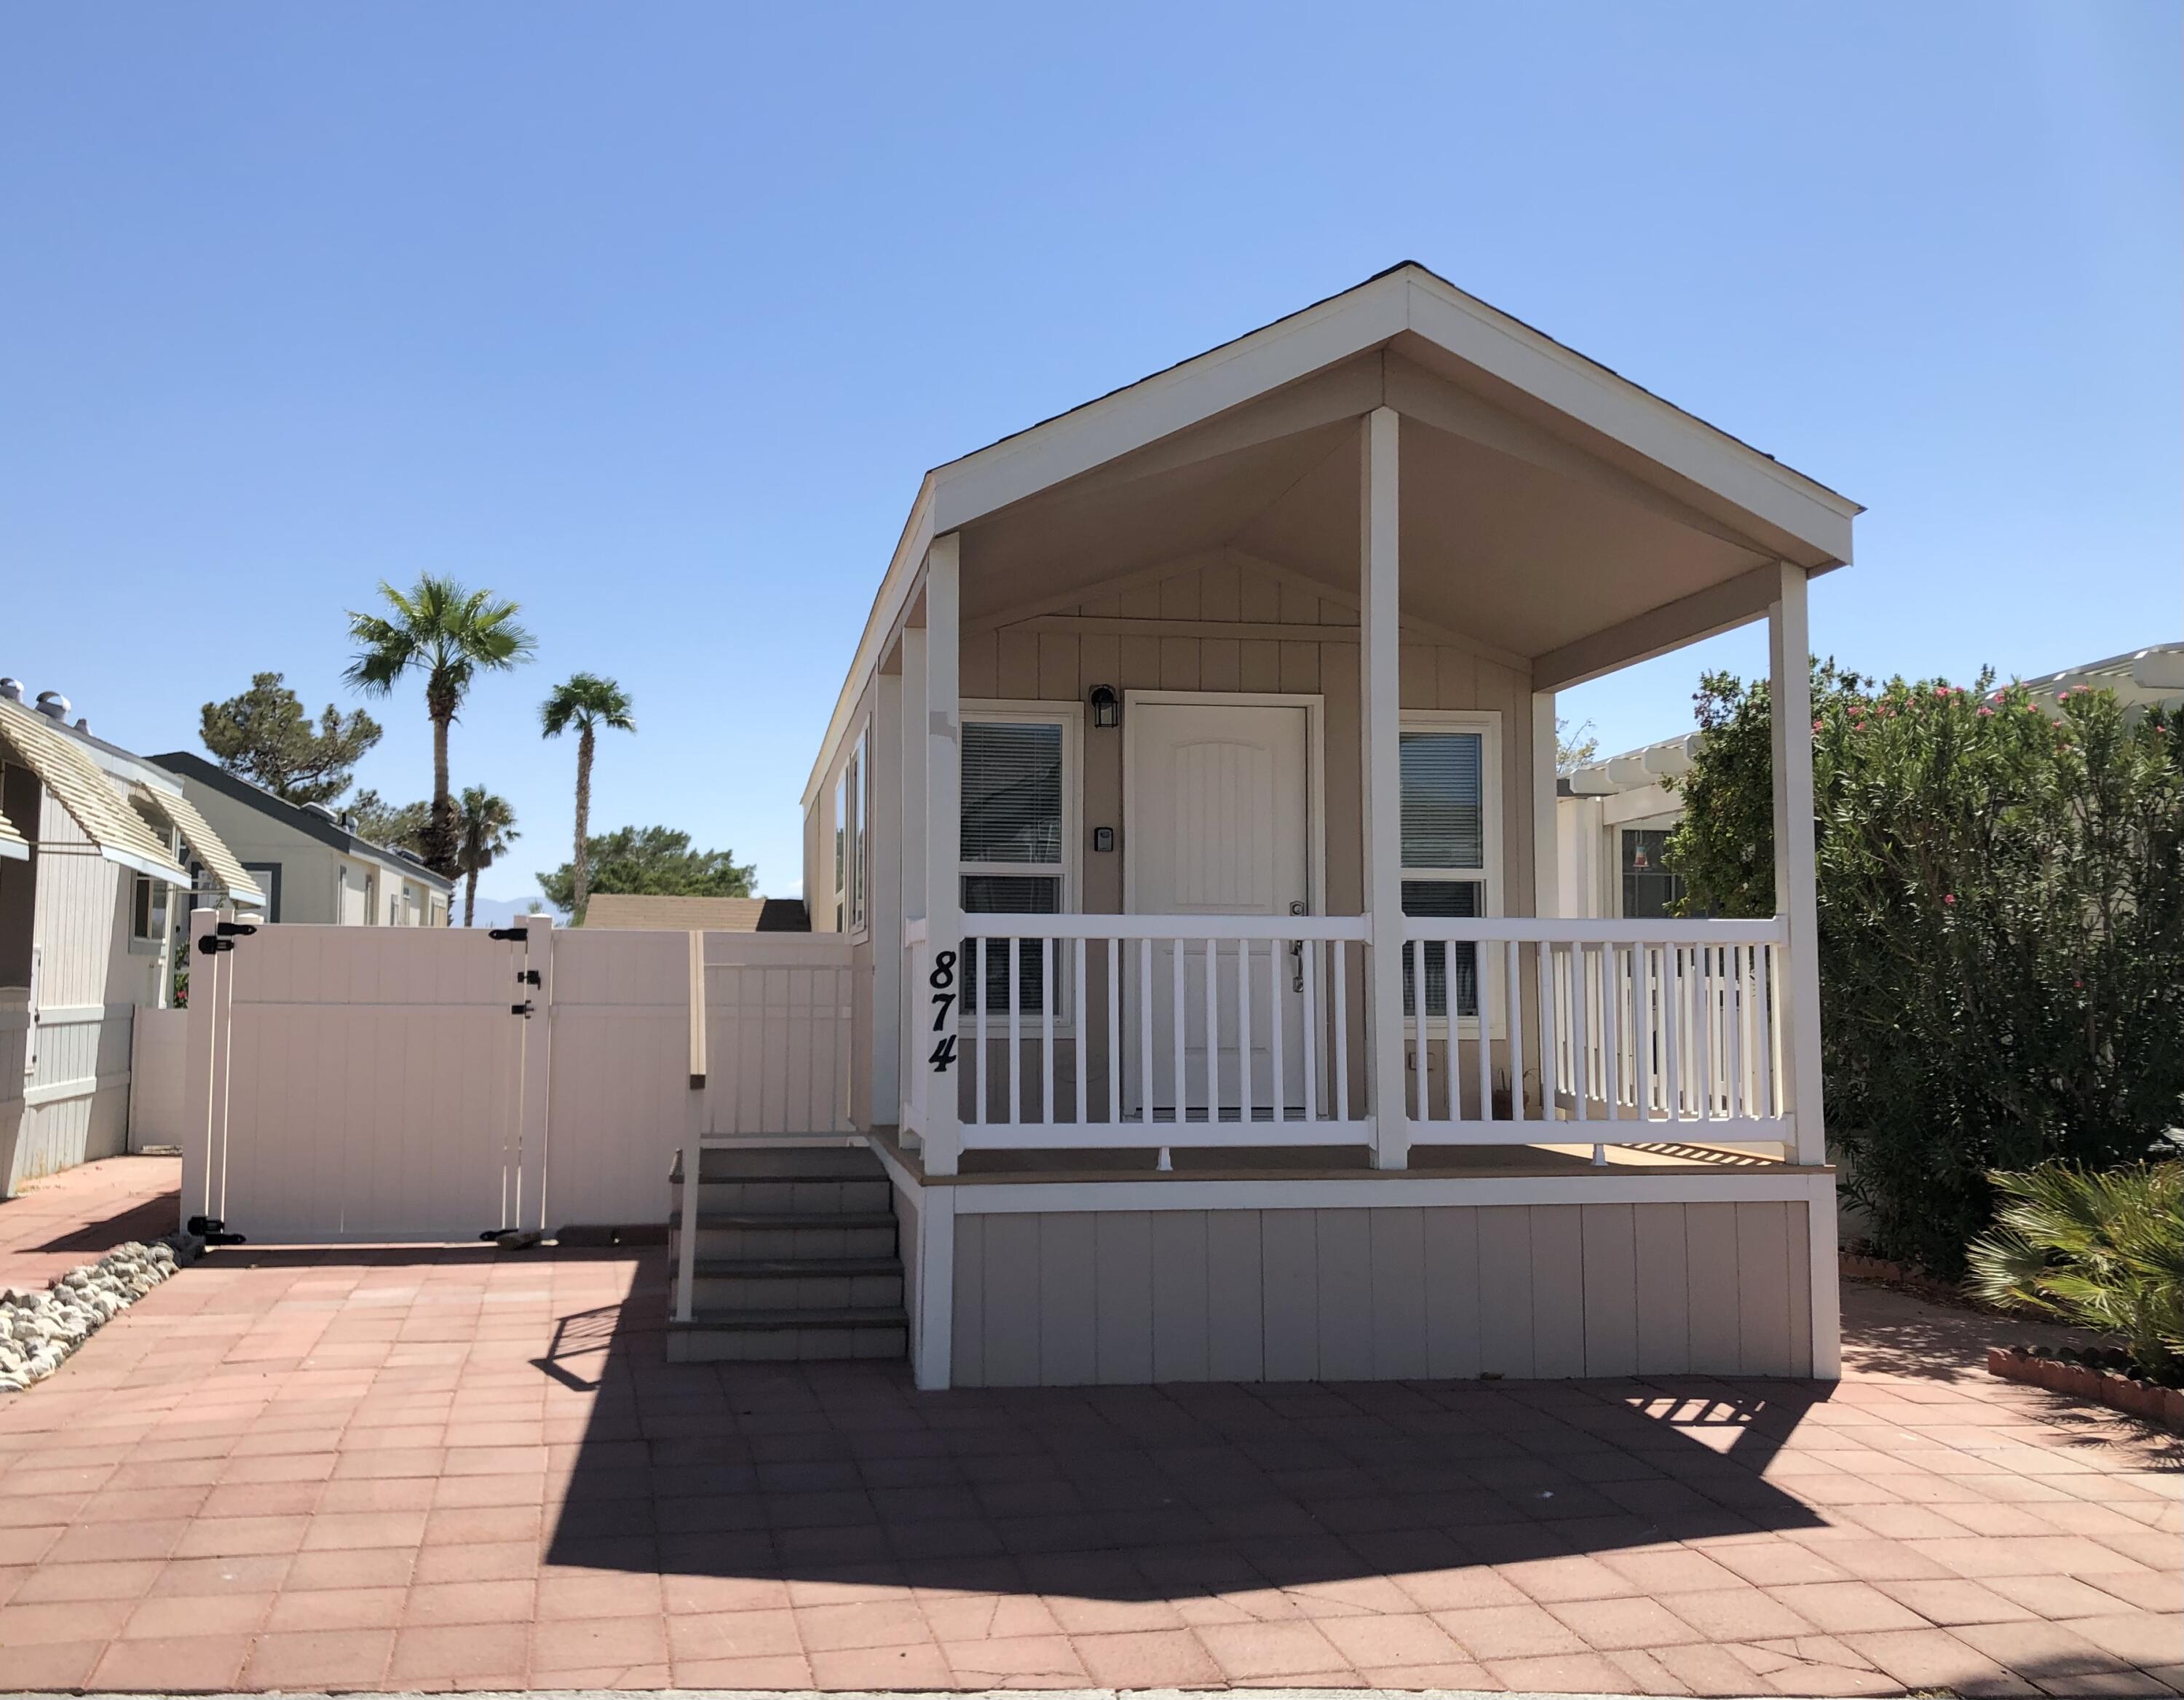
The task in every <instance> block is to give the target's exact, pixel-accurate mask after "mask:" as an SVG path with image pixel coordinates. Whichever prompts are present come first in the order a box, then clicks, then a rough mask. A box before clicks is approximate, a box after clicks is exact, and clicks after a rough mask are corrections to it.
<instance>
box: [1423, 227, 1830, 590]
mask: <svg viewBox="0 0 2184 1700" xmlns="http://www.w3.org/2000/svg"><path fill="white" fill-rule="evenodd" d="M1401 276H1403V278H1404V281H1405V283H1406V284H1407V289H1408V294H1409V304H1408V310H1407V314H1406V318H1407V321H1408V327H1409V328H1410V329H1411V330H1412V331H1413V332H1417V333H1418V335H1419V336H1421V337H1424V338H1425V339H1426V340H1427V341H1429V342H1430V343H1435V344H1437V345H1438V346H1440V348H1446V350H1447V351H1448V352H1449V353H1450V354H1454V355H1455V356H1456V357H1457V359H1458V360H1464V361H1467V362H1468V363H1469V364H1471V365H1474V366H1477V367H1478V368H1479V370H1480V371H1484V372H1487V373H1490V375H1492V376H1495V377H1497V378H1500V379H1501V380H1502V382H1505V383H1507V384H1510V385H1512V386H1513V387H1516V388H1518V389H1520V390H1522V391H1524V393H1526V394H1528V395H1531V396H1535V397H1536V398H1537V399H1540V400H1541V401H1543V402H1545V403H1546V404H1547V405H1548V406H1550V407H1552V408H1553V409H1554V410H1556V411H1557V412H1558V413H1561V414H1563V415H1566V416H1568V418H1571V419H1574V420H1576V421H1579V422H1580V424H1583V425H1585V426H1590V427H1591V428H1592V429H1593V430H1595V431H1597V432H1600V433H1601V434H1602V436H1604V437H1607V438H1613V440H1614V441H1616V442H1618V443H1622V444H1624V446H1625V447H1626V448H1629V449H1634V450H1635V451H1636V452H1637V453H1638V454H1642V455H1644V456H1645V457H1646V459H1647V460H1651V461H1652V462H1653V463H1654V464H1655V465H1658V466H1662V467H1664V468H1666V469H1667V470H1668V471H1671V472H1674V473H1676V474H1677V475H1678V476H1680V477H1685V478H1688V479H1690V480H1691V482H1693V483H1695V484H1697V485H1699V486H1700V487H1702V488H1705V489H1708V490H1711V491H1713V493H1715V494H1716V495H1719V496H1721V497H1723V498H1724V499H1727V500H1729V501H1730V502H1732V503H1734V504H1736V506H1738V507H1740V508H1741V509H1743V510H1745V511H1746V512H1747V513H1749V514H1752V515H1755V516H1758V518H1760V519H1763V520H1764V521H1767V522H1768V523H1769V524H1770V525H1775V526H1779V527H1780V528H1781V529H1782V530H1784V531H1786V532H1789V533H1790V534H1791V536H1792V537H1795V538H1799V539H1800V540H1802V541H1803V542H1805V543H1808V544H1810V545H1811V546H1812V547H1813V548H1814V549H1817V550H1819V552H1820V553H1822V554H1823V555H1825V556H1827V557H1828V559H1829V560H1830V561H1831V562H1834V563H1838V564H1840V563H1846V562H1847V561H1848V560H1850V541H1851V521H1852V520H1853V519H1854V518H1856V517H1857V516H1858V515H1859V514H1861V513H1863V512H1864V511H1865V510H1864V507H1863V506H1862V505H1861V504H1858V503H1857V502H1853V500H1851V499H1850V498H1849V497H1847V496H1845V495H1843V494H1841V493H1839V492H1837V491H1834V490H1830V489H1829V488H1827V486H1826V485H1825V484H1822V483H1820V482H1819V481H1818V480H1816V479H1813V478H1808V477H1806V476H1805V475H1804V474H1803V473H1802V472H1799V471H1796V470H1795V469H1794V468H1792V467H1789V466H1786V465H1783V464H1782V463H1781V462H1780V461H1779V460H1775V459H1774V458H1773V457H1772V456H1771V455H1768V454H1762V453H1761V452H1760V451H1759V450H1758V449H1754V448H1752V446H1751V444H1749V443H1742V442H1739V441H1738V440H1737V439H1736V438H1734V437H1731V436H1730V434H1729V433H1728V432H1725V431H1723V430H1722V429H1721V428H1720V427H1719V426H1713V425H1709V424H1708V423H1707V422H1706V421H1704V420H1702V419H1701V418H1699V417H1698V416H1697V415H1696V414H1692V413H1687V412H1685V410H1683V409H1682V408H1680V407H1678V406H1677V405H1676V404H1674V402H1671V401H1664V400H1663V399H1661V398H1660V397H1659V396H1658V395H1655V394H1653V393H1652V392H1651V391H1649V390H1646V389H1645V388H1643V387H1641V386H1639V385H1637V384H1635V383H1633V382H1630V379H1628V378H1625V377H1623V376H1620V375H1619V374H1618V373H1616V372H1613V371H1610V370H1609V369H1608V368H1607V367H1606V366H1603V365H1600V364H1599V363H1598V362H1597V361H1595V360H1590V359H1588V358H1586V357H1585V355H1583V354H1579V353H1578V352H1577V351H1576V350H1575V349H1574V348H1568V347H1566V346H1564V345H1563V343H1557V341H1555V339H1554V338H1553V337H1549V336H1546V334H1544V333H1543V332H1539V331H1535V330H1534V329H1533V328H1532V327H1531V326H1529V325H1526V324H1524V323H1523V322H1522V321H1521V320H1516V319H1513V318H1511V317H1510V316H1509V315H1507V314H1506V313H1502V312H1500V311H1498V310H1497V309H1495V308H1492V307H1490V306H1488V305H1487V304H1485V302H1484V301H1481V300H1479V298H1477V297H1476V296H1473V295H1468V294H1466V293H1464V292H1463V290H1461V289H1458V288H1457V287H1456V286H1455V285H1453V284H1451V283H1449V282H1446V281H1444V280H1442V279H1440V278H1438V277H1435V276H1433V275H1432V274H1431V273H1430V272H1428V271H1426V270H1424V268H1423V267H1419V268H1417V269H1414V270H1409V271H1407V272H1405V273H1403V274H1401Z"/></svg>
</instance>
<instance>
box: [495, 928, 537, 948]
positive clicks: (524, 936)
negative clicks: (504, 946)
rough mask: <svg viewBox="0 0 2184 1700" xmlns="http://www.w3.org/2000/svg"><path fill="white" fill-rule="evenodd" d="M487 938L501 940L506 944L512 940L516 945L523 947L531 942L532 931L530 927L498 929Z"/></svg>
mask: <svg viewBox="0 0 2184 1700" xmlns="http://www.w3.org/2000/svg"><path fill="white" fill-rule="evenodd" d="M485 936H486V937H487V938H488V939H500V940H502V941H503V942H504V943H505V942H507V941H509V940H511V939H512V940H513V941H514V942H515V943H516V944H518V945H522V944H527V943H528V942H529V941H530V938H531V929H530V928H528V927H496V928H493V931H492V932H490V933H488V934H486V935H485Z"/></svg>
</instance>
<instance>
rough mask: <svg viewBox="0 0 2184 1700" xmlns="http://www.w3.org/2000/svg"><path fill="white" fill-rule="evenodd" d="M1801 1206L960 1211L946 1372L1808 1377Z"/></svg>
mask: <svg viewBox="0 0 2184 1700" xmlns="http://www.w3.org/2000/svg"><path fill="white" fill-rule="evenodd" d="M1807 1210H1808V1207H1807V1206H1806V1205H1805V1204H1804V1203H1803V1202H1802V1201H1788V1202H1785V1201H1754V1202H1750V1203H1713V1204H1685V1203H1662V1204H1529V1205H1458V1206H1447V1207H1421V1208H1416V1209H1410V1208H1402V1207H1393V1208H1379V1207H1368V1208H1357V1207H1351V1208H1329V1209H1280V1210H1160V1211H1109V1212H1023V1213H1014V1212H1010V1213H997V1214H992V1215H960V1216H959V1217H958V1218H956V1262H955V1274H956V1297H955V1312H954V1328H953V1342H952V1353H953V1382H954V1385H956V1386H958V1387H1018V1386H1048V1387H1066V1386H1079V1385H1093V1384H1116V1385H1144V1384H1145V1383H1149V1382H1162V1381H1348V1380H1394V1379H1433V1380H1449V1379H1461V1378H1465V1377H1472V1376H1478V1375H1482V1374H1486V1375H1502V1376H1508V1377H1512V1378H1517V1377H1537V1378H1541V1379H1557V1378H1565V1377H1576V1376H1617V1375H1649V1374H1714V1375H1745V1376H1752V1375H1758V1376H1804V1375H1809V1374H1811V1373H1812V1368H1813V1346H1812V1307H1811V1302H1810V1300H1811V1295H1810V1292H1809V1290H1808V1288H1809V1283H1810V1279H1811V1277H1810V1264H1809V1261H1808V1246H1807V1241H1806V1224H1807Z"/></svg>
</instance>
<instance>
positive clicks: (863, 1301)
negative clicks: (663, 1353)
mask: <svg viewBox="0 0 2184 1700" xmlns="http://www.w3.org/2000/svg"><path fill="white" fill-rule="evenodd" d="M667 1288H668V1296H669V1299H670V1301H673V1300H674V1299H675V1298H676V1297H677V1296H678V1295H679V1292H680V1289H681V1272H680V1270H679V1269H671V1273H670V1274H669V1276H668V1281H667ZM901 1304H902V1264H901V1262H900V1260H899V1259H897V1258H894V1257H784V1258H766V1257H757V1258H743V1259H736V1258H720V1259H710V1260H705V1261H701V1262H699V1264H698V1265H697V1267H696V1270H695V1278H694V1280H693V1282H692V1291H691V1305H692V1307H693V1308H694V1309H695V1310H696V1311H697V1312H698V1313H699V1314H701V1315H703V1316H705V1317H707V1318H715V1319H718V1320H721V1321H734V1320H738V1319H739V1318H742V1317H744V1315H746V1314H747V1313H752V1312H761V1311H801V1312H805V1313H810V1312H813V1311H835V1310H871V1309H875V1308H881V1309H885V1308H899V1307H900V1306H901Z"/></svg>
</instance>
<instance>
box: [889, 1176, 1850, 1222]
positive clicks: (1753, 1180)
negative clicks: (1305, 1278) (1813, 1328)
mask: <svg viewBox="0 0 2184 1700" xmlns="http://www.w3.org/2000/svg"><path fill="white" fill-rule="evenodd" d="M937 1190H941V1189H939V1188H933V1187H928V1196H930V1193H931V1192H932V1191H937ZM945 1190H948V1191H950V1192H953V1193H954V1194H955V1195H956V1214H957V1215H958V1216H1023V1215H1030V1214H1035V1213H1039V1212H1048V1211H1053V1212H1078V1211H1117V1210H1131V1211H1136V1210H1387V1209H1397V1208H1401V1209H1416V1208H1421V1207H1423V1208H1433V1207H1440V1206H1447V1205H1478V1206H1484V1205H1494V1204H1737V1203H1801V1204H1802V1203H1813V1202H1816V1201H1822V1200H1825V1199H1831V1198H1832V1197H1833V1196H1834V1176H1833V1174H1832V1173H1830V1172H1829V1171H1827V1170H1813V1169H1801V1168H1782V1169H1775V1170H1764V1171H1756V1172H1755V1171H1752V1170H1743V1171H1741V1172H1739V1173H1734V1174H1721V1173H1703V1174H1685V1173H1669V1174H1663V1173H1652V1174H1617V1173H1606V1174H1570V1175H1496V1176H1489V1175H1450V1176H1448V1177H1446V1178H1445V1179H1444V1178H1443V1177H1440V1176H1438V1175H1429V1173H1426V1172H1424V1171H1420V1170H1416V1169H1412V1170H1410V1171H1407V1176H1406V1177H1404V1178H1398V1177H1393V1176H1391V1177H1389V1178H1387V1179H1379V1178H1366V1177H1362V1176H1361V1177H1359V1178H1357V1179H1310V1180H1188V1179H1184V1177H1183V1176H1181V1175H1177V1176H1174V1177H1173V1178H1172V1179H1161V1180H1151V1179H1148V1180H1081V1181H1048V1182H1044V1183H1042V1182H1039V1181H1032V1180H1027V1181H1024V1182H1022V1183H1017V1182H1014V1181H1010V1182H989V1181H984V1180H980V1181H978V1182H976V1183H973V1184H962V1183H960V1182H959V1183H957V1184H954V1185H951V1186H949V1187H948V1188H946V1189H945Z"/></svg>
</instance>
